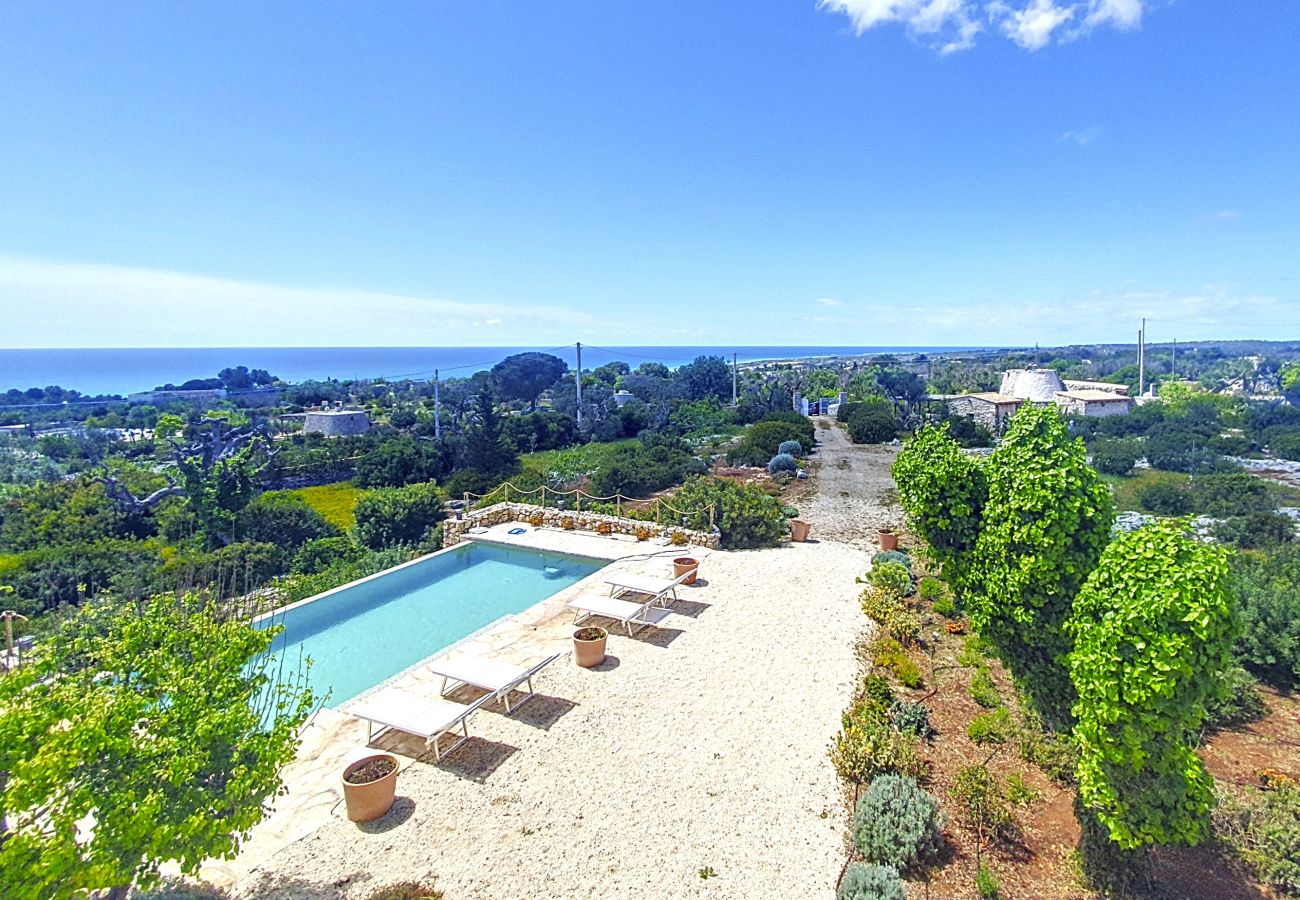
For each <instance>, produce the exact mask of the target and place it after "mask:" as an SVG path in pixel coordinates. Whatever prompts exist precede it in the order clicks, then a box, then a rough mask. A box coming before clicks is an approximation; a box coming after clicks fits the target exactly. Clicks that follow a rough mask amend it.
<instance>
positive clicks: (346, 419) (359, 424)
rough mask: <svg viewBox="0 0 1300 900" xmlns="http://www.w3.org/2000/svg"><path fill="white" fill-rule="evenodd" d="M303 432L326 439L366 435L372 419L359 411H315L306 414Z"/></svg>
mask: <svg viewBox="0 0 1300 900" xmlns="http://www.w3.org/2000/svg"><path fill="white" fill-rule="evenodd" d="M302 430H303V433H304V434H308V433H311V432H319V433H320V434H323V435H325V436H326V437H342V436H343V435H349V434H365V433H366V432H367V431H369V430H370V417H369V416H367V415H366V414H365V412H364V411H363V410H359V409H313V410H310V411H308V412H307V413H305V414H304V416H303V423H302Z"/></svg>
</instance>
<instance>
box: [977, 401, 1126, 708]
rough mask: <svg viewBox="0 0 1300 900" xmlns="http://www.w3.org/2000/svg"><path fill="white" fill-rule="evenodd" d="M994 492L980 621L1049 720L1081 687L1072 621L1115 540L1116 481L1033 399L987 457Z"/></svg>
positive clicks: (982, 555) (983, 555)
mask: <svg viewBox="0 0 1300 900" xmlns="http://www.w3.org/2000/svg"><path fill="white" fill-rule="evenodd" d="M985 474H986V477H987V481H988V499H987V501H985V503H984V509H983V512H982V514H981V522H980V532H979V537H978V538H977V539H976V541H975V547H974V554H973V556H972V561H973V564H972V572H973V579H972V581H973V584H975V585H976V589H975V590H973V591H972V592H971V594H970V596H969V597H968V598H967V606H966V608H967V610H968V612H969V613H970V616H971V622H972V624H974V625H975V627H976V628H978V629H979V631H980V634H981V635H982V636H984V637H986V638H988V639H989V640H990V641H991V642H992V643H993V645H994V646H995V647H996V648H997V650H998V653H999V655H1000V656H1001V657H1002V659H1003V662H1005V663H1006V664H1007V666H1008V668H1010V669H1011V671H1012V674H1014V675H1015V676H1016V677H1017V678H1018V679H1019V680H1020V681H1021V683H1022V684H1023V685H1024V688H1025V690H1026V693H1027V694H1028V695H1029V697H1030V698H1031V700H1032V701H1033V703H1034V705H1035V706H1036V707H1037V709H1038V711H1039V712H1040V713H1041V714H1042V716H1043V718H1044V719H1045V720H1046V721H1047V722H1048V724H1050V725H1053V726H1057V725H1060V724H1062V723H1065V722H1068V721H1069V718H1070V707H1071V704H1072V703H1073V702H1074V692H1073V690H1072V689H1071V687H1070V681H1069V678H1068V677H1067V675H1066V672H1065V668H1064V662H1065V660H1064V657H1065V654H1066V653H1067V652H1068V651H1069V649H1070V642H1069V639H1068V636H1067V635H1066V634H1065V632H1064V631H1063V625H1064V624H1065V621H1066V619H1067V618H1068V617H1069V615H1070V609H1071V606H1072V603H1073V601H1074V595H1075V594H1076V593H1077V592H1078V590H1079V587H1080V585H1082V584H1083V581H1084V579H1085V578H1087V577H1088V574H1089V573H1090V572H1091V571H1092V570H1093V568H1094V567H1095V566H1096V565H1097V560H1098V559H1099V558H1100V556H1101V553H1102V550H1103V549H1105V547H1106V545H1107V544H1108V543H1109V542H1110V535H1111V526H1112V525H1113V524H1114V521H1115V509H1114V502H1113V500H1112V499H1111V494H1110V490H1109V488H1107V486H1106V484H1105V482H1103V481H1102V479H1101V476H1100V475H1098V474H1097V472H1096V470H1095V469H1093V468H1091V467H1090V466H1089V465H1088V462H1087V456H1086V450H1085V448H1084V445H1083V441H1081V440H1079V439H1078V438H1072V437H1070V434H1069V432H1068V430H1067V429H1066V427H1065V422H1064V421H1062V419H1061V417H1060V416H1059V415H1058V414H1057V412H1056V410H1055V408H1053V407H1037V406H1033V405H1029V404H1026V405H1025V406H1024V407H1022V408H1021V409H1020V410H1019V411H1018V412H1017V413H1016V414H1015V415H1014V416H1013V417H1012V419H1011V424H1010V426H1009V427H1008V429H1007V433H1006V436H1005V437H1004V438H1003V441H1002V443H1001V444H1000V445H999V446H998V447H997V448H996V449H995V450H994V451H993V453H992V454H991V455H990V456H989V460H988V464H987V465H986V466H985Z"/></svg>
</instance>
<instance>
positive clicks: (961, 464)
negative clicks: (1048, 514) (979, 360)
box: [893, 424, 988, 593]
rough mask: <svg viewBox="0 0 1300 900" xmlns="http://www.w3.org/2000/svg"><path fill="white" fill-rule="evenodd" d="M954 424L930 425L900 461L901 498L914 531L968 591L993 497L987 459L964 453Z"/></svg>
mask: <svg viewBox="0 0 1300 900" xmlns="http://www.w3.org/2000/svg"><path fill="white" fill-rule="evenodd" d="M947 431H948V426H947V424H943V425H927V426H926V427H925V428H922V429H921V430H920V431H919V432H918V433H917V435H916V437H914V438H912V439H911V440H910V441H908V442H907V443H906V444H905V445H904V446H903V449H902V451H901V452H900V453H899V454H898V458H897V459H896V460H895V461H894V469H893V472H894V481H895V483H896V484H897V485H898V498H899V501H900V502H901V503H902V506H903V511H904V512H905V513H906V515H907V525H908V528H909V529H910V530H911V532H912V533H913V534H915V535H916V536H917V537H919V538H921V539H922V540H924V541H925V546H926V553H927V554H928V555H929V556H930V558H931V559H933V560H934V562H935V563H936V564H937V565H938V566H939V568H940V570H941V571H942V572H943V576H944V578H945V579H946V580H947V581H948V583H949V584H951V585H952V586H953V587H954V588H955V589H957V590H959V591H962V592H963V593H964V592H965V591H966V590H967V588H968V586H969V583H970V573H971V554H972V553H973V551H974V549H975V541H976V539H977V538H978V537H979V533H980V522H981V516H982V515H983V511H984V504H985V502H986V501H987V500H988V483H987V481H986V479H985V475H984V468H983V465H982V461H981V460H980V459H979V458H978V457H975V456H970V455H969V454H966V453H962V452H961V448H960V447H959V446H957V443H956V442H955V441H953V440H952V439H951V438H949V437H948V434H947Z"/></svg>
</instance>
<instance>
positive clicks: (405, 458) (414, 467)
mask: <svg viewBox="0 0 1300 900" xmlns="http://www.w3.org/2000/svg"><path fill="white" fill-rule="evenodd" d="M442 473H443V465H442V455H441V454H440V453H439V452H438V448H437V447H436V446H434V445H433V444H430V443H426V442H423V441H417V440H416V439H415V438H413V437H411V436H410V435H403V436H401V437H398V438H393V439H391V440H388V441H385V442H384V443H382V444H380V445H379V446H378V447H376V448H375V449H374V450H371V451H370V452H369V453H367V454H365V455H364V456H362V457H361V459H359V460H357V472H356V475H355V476H353V479H352V480H353V481H354V482H355V483H356V485H357V486H358V487H401V486H402V485H406V484H417V483H419V482H423V481H433V480H434V479H435V478H440V477H441V476H442Z"/></svg>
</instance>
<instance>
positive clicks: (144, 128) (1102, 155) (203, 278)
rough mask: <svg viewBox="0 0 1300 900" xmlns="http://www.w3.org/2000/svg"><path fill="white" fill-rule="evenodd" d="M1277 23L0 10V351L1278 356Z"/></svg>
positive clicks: (1161, 12) (719, 13)
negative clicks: (1232, 343)
mask: <svg viewBox="0 0 1300 900" xmlns="http://www.w3.org/2000/svg"><path fill="white" fill-rule="evenodd" d="M1297 39H1300V4H1297V3H1295V2H1293V0H1248V2H1229V0H1004V2H998V0H829V2H824V3H821V4H820V5H819V4H818V3H817V2H816V0H788V2H787V0H765V2H748V3H740V2H727V0H718V2H710V3H701V2H698V0H660V2H655V3H635V2H623V3H609V2H603V3H593V2H568V0H548V2H546V3H526V2H521V0H515V2H504V0H463V2H462V0H429V2H423V3H408V2H402V3H368V4H355V3H331V2H320V0H313V2H299V3H270V4H268V3H261V2H223V3H220V4H217V3H190V4H177V3H172V2H167V3H161V2H159V3H146V2H132V3H127V4H98V3H63V2H57V0H50V2H45V3H40V4H37V3H9V4H3V5H0V172H3V173H4V177H3V178H0V314H3V318H4V320H5V326H4V328H3V329H0V346H8V347H41V346H190V345H194V346H274V345H307V346H311V345H324V346H329V345H389V344H392V345H488V346H501V345H539V344H547V343H557V344H558V343H564V342H569V341H573V340H583V341H587V342H591V343H597V344H600V343H603V344H606V345H609V344H620V343H621V344H717V345H721V346H726V345H730V344H751V345H752V344H804V345H816V344H863V345H880V344H885V345H888V344H898V345H905V344H931V345H935V344H998V345H1005V344H1030V343H1035V342H1037V343H1041V344H1044V345H1047V344H1058V343H1068V342H1076V341H1077V342H1084V341H1124V340H1132V339H1133V336H1134V334H1135V333H1136V330H1137V327H1138V319H1139V317H1141V316H1142V315H1147V316H1148V317H1150V319H1151V323H1150V325H1149V335H1150V337H1151V338H1152V339H1153V340H1168V339H1170V338H1176V339H1179V340H1190V339H1197V338H1214V337H1224V338H1228V337H1269V338H1278V339H1283V338H1300V67H1298V66H1297V63H1296V47H1297V43H1298V40H1297Z"/></svg>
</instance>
